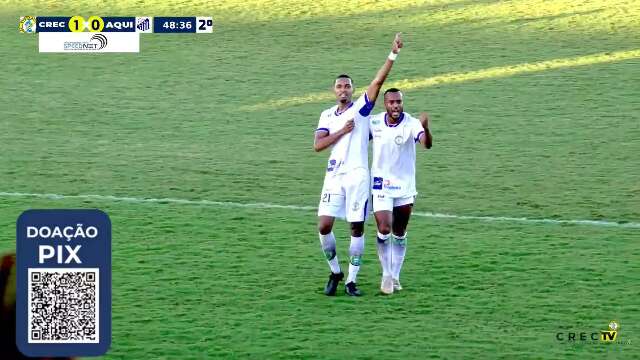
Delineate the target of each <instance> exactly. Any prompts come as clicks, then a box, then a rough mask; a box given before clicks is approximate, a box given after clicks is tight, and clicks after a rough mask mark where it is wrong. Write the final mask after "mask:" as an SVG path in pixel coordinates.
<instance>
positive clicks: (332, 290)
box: [324, 273, 344, 296]
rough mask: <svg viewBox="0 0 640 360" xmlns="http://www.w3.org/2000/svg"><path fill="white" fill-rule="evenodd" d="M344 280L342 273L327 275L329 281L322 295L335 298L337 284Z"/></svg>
mask: <svg viewBox="0 0 640 360" xmlns="http://www.w3.org/2000/svg"><path fill="white" fill-rule="evenodd" d="M343 278H344V273H338V274H334V273H331V274H330V275H329V281H328V282H327V286H325V287H324V294H325V295H327V296H336V291H337V290H338V284H339V283H340V280H342V279H343Z"/></svg>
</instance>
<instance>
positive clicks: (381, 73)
mask: <svg viewBox="0 0 640 360" xmlns="http://www.w3.org/2000/svg"><path fill="white" fill-rule="evenodd" d="M401 48H402V38H401V37H400V33H397V34H396V37H395V38H394V39H393V43H392V44H391V53H389V56H388V57H387V60H386V61H385V62H384V65H382V67H381V68H380V70H378V73H377V74H376V77H375V78H373V80H372V81H371V84H369V87H368V88H367V97H368V98H369V102H371V103H374V102H376V99H377V98H378V94H379V93H380V88H381V87H382V84H384V81H385V80H386V79H387V75H389V72H390V71H391V67H392V66H393V62H394V61H395V60H396V57H397V56H398V53H399V52H400V49H401Z"/></svg>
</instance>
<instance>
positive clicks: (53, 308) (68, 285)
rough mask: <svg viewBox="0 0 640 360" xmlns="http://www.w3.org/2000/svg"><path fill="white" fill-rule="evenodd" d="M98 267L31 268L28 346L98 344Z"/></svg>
mask: <svg viewBox="0 0 640 360" xmlns="http://www.w3.org/2000/svg"><path fill="white" fill-rule="evenodd" d="M99 275H100V271H99V269H98V268H81V269H62V268H58V269H55V268H46V269H44V268H32V269H29V343H98V342H99V341H98V340H99V331H98V329H99V328H100V321H99V320H100V319H99V316H98V315H99V309H100V306H99V301H98V300H99V298H100V297H99V292H98V290H99V288H100V276H99Z"/></svg>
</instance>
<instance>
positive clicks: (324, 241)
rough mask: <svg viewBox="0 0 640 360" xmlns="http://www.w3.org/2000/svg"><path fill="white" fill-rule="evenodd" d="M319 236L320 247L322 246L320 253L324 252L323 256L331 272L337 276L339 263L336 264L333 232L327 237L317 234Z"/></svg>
mask: <svg viewBox="0 0 640 360" xmlns="http://www.w3.org/2000/svg"><path fill="white" fill-rule="evenodd" d="M319 236H320V245H322V251H323V252H324V256H325V257H326V258H327V262H328V263H329V268H331V272H332V273H334V274H339V273H340V272H341V270H340V262H338V255H337V254H336V237H335V236H333V231H332V232H330V233H328V234H327V235H322V234H319Z"/></svg>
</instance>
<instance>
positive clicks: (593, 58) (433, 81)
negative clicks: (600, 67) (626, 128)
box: [241, 49, 640, 111]
mask: <svg viewBox="0 0 640 360" xmlns="http://www.w3.org/2000/svg"><path fill="white" fill-rule="evenodd" d="M637 58H640V49H634V50H624V51H616V52H603V53H597V54H591V55H584V56H576V57H568V58H559V59H553V60H546V61H540V62H535V63H523V64H516V65H507V66H496V67H491V68H487V69H481V70H475V71H469V72H452V73H448V74H442V75H436V76H432V77H426V78H415V79H404V80H399V81H395V82H391V83H390V84H389V85H388V87H397V88H399V89H401V90H404V91H407V90H416V89H422V88H426V87H430V86H435V85H444V84H457V83H463V82H469V81H478V80H486V79H496V78H503V77H509V76H515V75H523V74H530V73H536V72H542V71H551V70H558V69H566V68H574V67H579V66H589V65H596V64H606V63H611V62H619V61H625V60H630V59H637ZM365 90H366V87H360V88H358V89H357V91H356V92H357V93H362V92H364V91H365ZM331 99H333V94H331V93H330V92H328V91H322V92H314V93H310V94H307V95H302V96H294V97H289V98H285V99H278V100H270V101H267V102H263V103H259V104H254V105H247V106H243V107H241V109H242V110H244V111H256V110H266V109H276V108H281V107H285V106H295V105H301V104H306V103H315V102H321V101H328V100H331Z"/></svg>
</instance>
